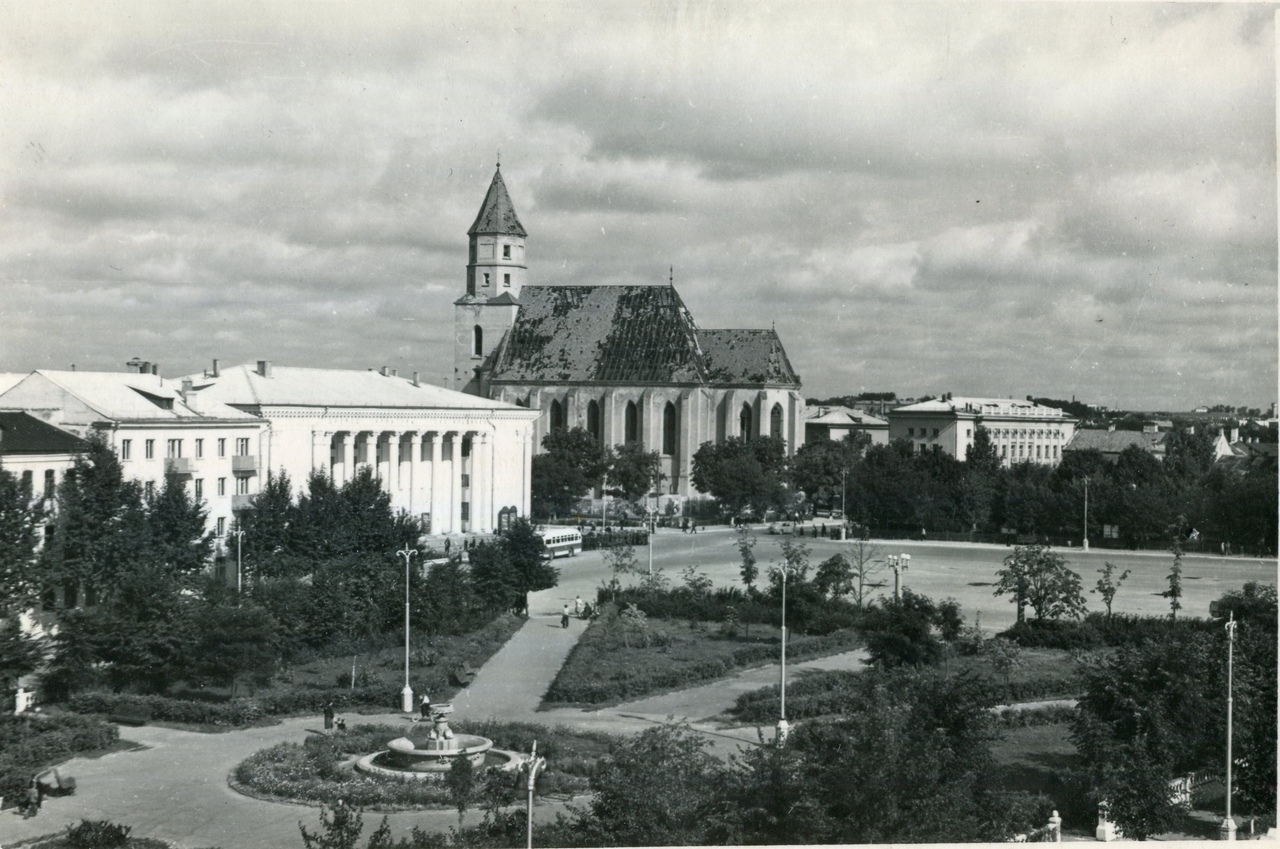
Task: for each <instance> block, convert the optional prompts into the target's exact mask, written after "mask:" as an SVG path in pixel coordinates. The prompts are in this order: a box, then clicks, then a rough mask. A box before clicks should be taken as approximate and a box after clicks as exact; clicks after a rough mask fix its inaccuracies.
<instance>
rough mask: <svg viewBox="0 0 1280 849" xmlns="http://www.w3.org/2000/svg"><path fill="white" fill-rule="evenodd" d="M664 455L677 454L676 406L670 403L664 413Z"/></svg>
mask: <svg viewBox="0 0 1280 849" xmlns="http://www.w3.org/2000/svg"><path fill="white" fill-rule="evenodd" d="M662 453H663V454H667V455H671V454H675V453H676V405H675V404H672V403H671V402H670V401H668V402H667V406H666V409H664V410H663V411H662Z"/></svg>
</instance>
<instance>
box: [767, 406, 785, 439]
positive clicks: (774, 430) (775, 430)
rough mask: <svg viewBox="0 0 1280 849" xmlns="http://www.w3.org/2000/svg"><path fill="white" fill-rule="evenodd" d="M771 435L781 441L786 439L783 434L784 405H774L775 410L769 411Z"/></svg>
mask: <svg viewBox="0 0 1280 849" xmlns="http://www.w3.org/2000/svg"><path fill="white" fill-rule="evenodd" d="M769 435H770V436H776V437H778V438H779V439H782V438H785V434H783V432H782V405H781V404H774V405H773V409H772V410H770V411H769Z"/></svg>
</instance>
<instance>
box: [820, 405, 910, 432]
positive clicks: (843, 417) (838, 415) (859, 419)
mask: <svg viewBox="0 0 1280 849" xmlns="http://www.w3.org/2000/svg"><path fill="white" fill-rule="evenodd" d="M804 420H805V424H814V425H827V426H829V427H888V426H889V423H888V422H887V421H885V420H884V419H879V418H876V417H875V416H873V415H871V414H870V413H864V412H863V411H862V410H855V409H853V408H851V407H828V406H823V405H819V406H817V407H805V409H804Z"/></svg>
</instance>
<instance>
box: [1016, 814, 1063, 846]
mask: <svg viewBox="0 0 1280 849" xmlns="http://www.w3.org/2000/svg"><path fill="white" fill-rule="evenodd" d="M1009 842H1010V843H1061V842H1062V817H1060V816H1058V812H1057V811H1054V812H1053V815H1052V816H1050V817H1049V822H1048V824H1046V825H1042V826H1040V828H1036V829H1032V830H1031V831H1029V832H1027V833H1026V834H1015V835H1014V836H1013V839H1011V840H1010V841H1009Z"/></svg>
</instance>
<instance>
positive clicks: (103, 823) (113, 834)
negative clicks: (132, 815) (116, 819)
mask: <svg viewBox="0 0 1280 849" xmlns="http://www.w3.org/2000/svg"><path fill="white" fill-rule="evenodd" d="M130 831H133V829H132V828H130V827H129V826H127V825H116V824H115V823H113V822H108V821H107V820H80V824H79V825H71V826H67V845H68V846H70V847H71V849H116V847H119V846H125V845H127V844H128V843H129V832H130Z"/></svg>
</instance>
